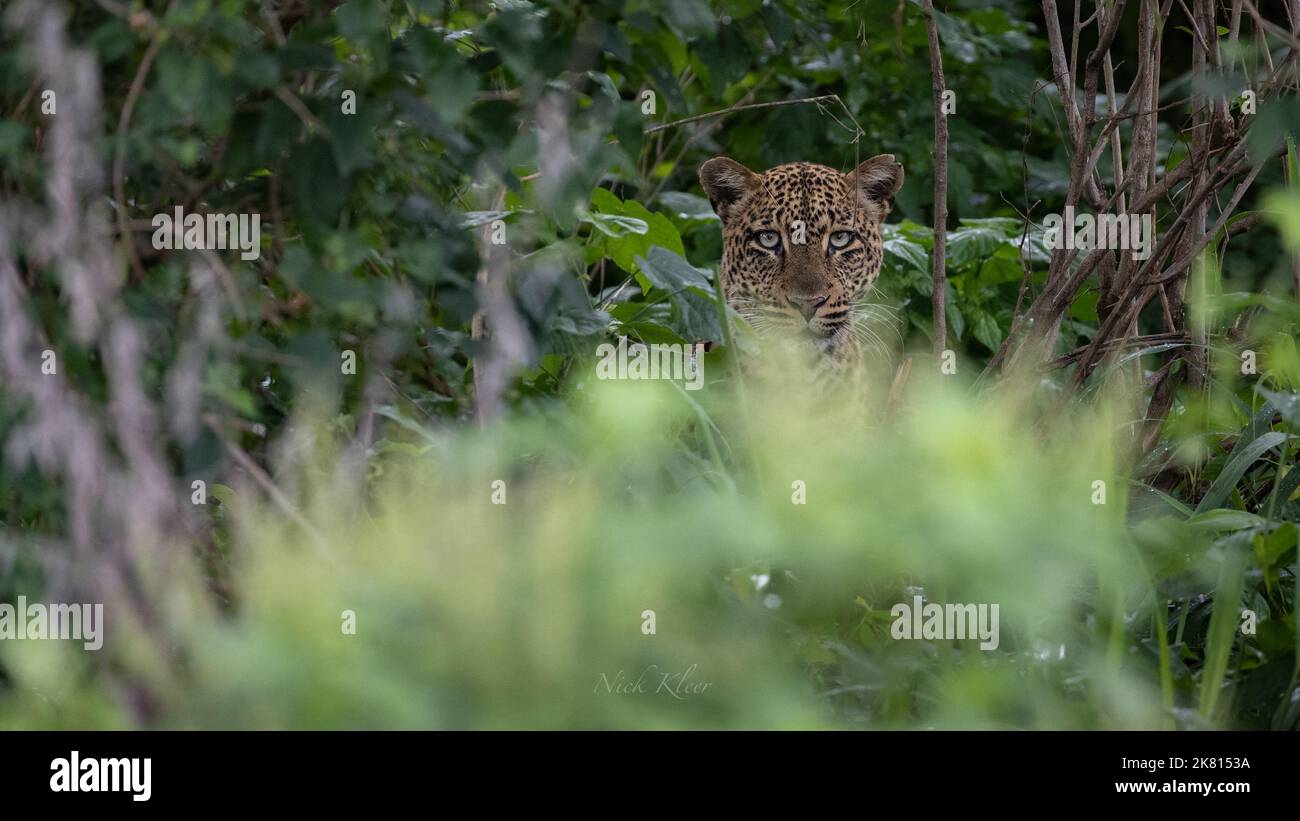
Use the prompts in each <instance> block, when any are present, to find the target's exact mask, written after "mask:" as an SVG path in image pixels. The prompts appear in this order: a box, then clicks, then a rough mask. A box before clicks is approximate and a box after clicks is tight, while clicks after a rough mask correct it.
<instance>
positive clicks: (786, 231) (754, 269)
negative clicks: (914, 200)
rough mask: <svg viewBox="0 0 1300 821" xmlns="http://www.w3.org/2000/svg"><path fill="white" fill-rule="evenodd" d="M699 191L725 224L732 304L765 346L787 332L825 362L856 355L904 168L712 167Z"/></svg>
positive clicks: (883, 161) (882, 158)
mask: <svg viewBox="0 0 1300 821" xmlns="http://www.w3.org/2000/svg"><path fill="white" fill-rule="evenodd" d="M700 183H701V184H702V185H703V186H704V191H705V192H706V193H707V194H708V197H709V202H711V203H712V205H713V210H714V212H715V213H716V214H717V215H718V217H719V218H720V219H721V220H722V266H721V277H722V286H723V291H724V293H725V294H726V297H727V302H728V303H729V304H730V305H731V306H732V307H733V308H735V309H736V311H737V313H739V314H740V315H741V316H743V317H745V319H746V320H748V321H749V322H750V324H751V325H753V326H754V328H755V330H756V331H758V333H759V334H760V336H763V335H767V334H771V333H774V332H777V333H779V332H784V333H786V334H791V335H794V336H796V337H798V338H800V339H802V340H806V341H807V342H809V343H811V344H812V345H813V346H814V347H815V349H816V350H817V351H820V352H821V353H822V354H826V355H829V356H832V357H837V358H843V357H846V356H850V355H852V354H853V353H854V352H855V351H856V341H855V340H856V336H855V334H854V330H853V329H854V325H853V323H854V321H855V312H856V311H857V310H858V304H859V302H860V301H862V300H863V298H864V297H865V296H866V295H867V293H868V292H869V291H870V290H871V287H872V285H873V284H874V283H875V281H876V277H877V276H879V274H880V264H881V260H882V259H883V257H884V243H883V241H882V239H881V232H880V226H881V224H882V223H883V222H884V221H885V218H886V217H887V216H888V215H889V212H890V208H891V205H892V202H893V196H894V194H896V193H897V192H898V190H899V188H900V187H902V185H903V166H901V165H899V164H898V163H897V162H895V161H894V156H893V155H892V154H880V155H878V156H875V157H872V158H871V159H869V160H867V161H866V162H864V163H862V164H861V165H859V166H858V167H857V168H855V169H854V170H853V171H850V172H847V173H843V172H840V171H836V170H834V169H832V168H827V167H826V166H824V165H815V164H813V163H789V164H787V165H779V166H777V167H775V168H772V169H769V170H768V171H765V172H763V173H762V174H757V173H755V172H753V171H751V170H749V169H748V168H746V167H745V166H743V165H741V164H740V163H738V162H736V161H735V160H732V159H728V158H726V157H715V158H714V159H711V160H709V161H708V162H706V163H705V164H704V165H703V166H701V167H700Z"/></svg>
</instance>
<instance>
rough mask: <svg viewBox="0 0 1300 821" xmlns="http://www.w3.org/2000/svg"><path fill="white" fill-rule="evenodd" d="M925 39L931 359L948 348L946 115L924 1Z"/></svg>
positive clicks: (939, 61)
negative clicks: (930, 122)
mask: <svg viewBox="0 0 1300 821" xmlns="http://www.w3.org/2000/svg"><path fill="white" fill-rule="evenodd" d="M922 8H923V9H924V10H925V35H926V38H927V39H928V40H929V43H930V76H931V85H932V87H933V89H934V154H933V157H934V252H933V254H932V255H931V260H930V261H931V269H930V270H931V275H932V276H933V278H934V287H933V290H932V293H931V304H932V306H933V310H932V313H931V322H932V324H933V326H934V359H935V362H936V363H937V362H939V360H940V359H941V358H942V357H943V352H944V351H945V350H947V348H948V320H947V317H946V315H945V313H944V299H945V291H946V290H947V282H948V276H947V274H948V269H947V248H948V115H947V114H945V113H944V110H943V97H944V79H943V54H942V52H941V51H940V50H939V30H938V27H937V26H936V25H935V22H934V4H933V3H932V2H931V0H924V5H923V6H922Z"/></svg>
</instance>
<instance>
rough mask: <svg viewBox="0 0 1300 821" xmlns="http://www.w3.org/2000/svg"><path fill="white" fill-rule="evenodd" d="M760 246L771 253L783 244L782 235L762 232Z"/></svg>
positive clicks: (759, 238) (759, 237)
mask: <svg viewBox="0 0 1300 821" xmlns="http://www.w3.org/2000/svg"><path fill="white" fill-rule="evenodd" d="M758 244H759V245H761V246H763V247H764V248H766V249H768V250H769V251H770V250H772V249H774V248H776V246H778V245H780V244H781V235H780V234H778V233H777V232H775V231H760V232H759V233H758Z"/></svg>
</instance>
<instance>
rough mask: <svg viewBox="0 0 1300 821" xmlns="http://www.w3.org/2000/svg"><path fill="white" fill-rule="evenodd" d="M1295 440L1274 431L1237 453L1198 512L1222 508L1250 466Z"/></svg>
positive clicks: (1291, 436)
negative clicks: (1286, 442)
mask: <svg viewBox="0 0 1300 821" xmlns="http://www.w3.org/2000/svg"><path fill="white" fill-rule="evenodd" d="M1294 438H1296V437H1295V436H1293V435H1291V434H1287V433H1282V432H1280V431H1272V432H1270V433H1265V434H1263V435H1262V436H1260V437H1259V438H1258V439H1256V440H1255V441H1253V442H1251V443H1250V444H1249V445H1247V446H1246V447H1245V448H1244V449H1242V451H1241V452H1240V453H1236V454H1235V455H1234V456H1233V457H1232V458H1231V459H1229V460H1228V464H1226V465H1224V467H1223V470H1222V472H1220V473H1219V476H1218V478H1216V479H1215V480H1214V484H1212V485H1210V490H1209V491H1208V492H1207V493H1206V494H1205V496H1204V497H1202V499H1201V503H1200V504H1198V505H1197V506H1196V512H1197V513H1200V512H1202V511H1205V510H1212V509H1214V508H1216V507H1221V506H1222V505H1223V503H1224V502H1225V501H1226V500H1227V498H1228V496H1230V495H1231V494H1232V490H1233V488H1235V487H1236V486H1237V482H1238V481H1240V479H1241V477H1242V476H1244V475H1245V473H1246V471H1247V470H1248V469H1249V468H1250V466H1251V465H1253V464H1255V460H1257V459H1259V457H1260V456H1263V455H1264V453H1265V452H1267V451H1269V450H1271V449H1272V448H1275V447H1277V446H1279V445H1281V444H1282V443H1283V442H1285V441H1287V440H1288V439H1294Z"/></svg>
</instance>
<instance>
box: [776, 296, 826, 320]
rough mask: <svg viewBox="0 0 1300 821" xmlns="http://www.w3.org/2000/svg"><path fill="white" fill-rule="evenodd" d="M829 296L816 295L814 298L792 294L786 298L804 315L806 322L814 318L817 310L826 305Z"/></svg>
mask: <svg viewBox="0 0 1300 821" xmlns="http://www.w3.org/2000/svg"><path fill="white" fill-rule="evenodd" d="M827 298H828V295H827V294H815V295H813V296H803V295H795V294H791V295H789V296H787V297H786V298H785V300H786V302H789V303H790V305H791V306H793V307H794V308H795V309H796V310H797V311H799V313H801V314H803V318H804V321H809V320H811V319H812V318H813V314H815V313H817V309H818V308H820V307H821V306H823V305H825V304H826V300H827Z"/></svg>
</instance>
